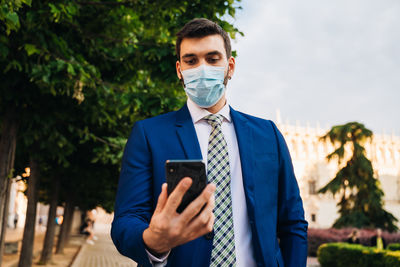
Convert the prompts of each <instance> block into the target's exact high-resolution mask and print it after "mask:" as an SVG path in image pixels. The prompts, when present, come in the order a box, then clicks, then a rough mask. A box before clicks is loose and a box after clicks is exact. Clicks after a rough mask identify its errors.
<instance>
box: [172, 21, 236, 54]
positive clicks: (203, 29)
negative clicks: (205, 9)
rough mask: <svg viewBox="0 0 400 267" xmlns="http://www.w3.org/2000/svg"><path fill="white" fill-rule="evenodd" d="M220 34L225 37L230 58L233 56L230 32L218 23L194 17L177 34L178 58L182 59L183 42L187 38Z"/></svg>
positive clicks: (226, 49)
mask: <svg viewBox="0 0 400 267" xmlns="http://www.w3.org/2000/svg"><path fill="white" fill-rule="evenodd" d="M214 34H219V35H221V37H222V39H224V45H225V52H226V57H227V58H228V59H229V58H230V57H231V56H232V50H231V40H230V39H229V36H228V34H227V33H226V31H224V30H223V29H222V28H221V26H219V25H218V24H217V23H215V22H213V21H211V20H208V19H204V18H200V19H193V20H191V21H189V22H188V23H186V24H185V26H183V28H182V29H181V30H180V31H179V32H178V33H177V34H176V36H177V37H178V38H177V39H176V45H175V50H176V56H177V57H178V60H180V59H181V43H182V40H183V39H185V38H202V37H206V36H209V35H214Z"/></svg>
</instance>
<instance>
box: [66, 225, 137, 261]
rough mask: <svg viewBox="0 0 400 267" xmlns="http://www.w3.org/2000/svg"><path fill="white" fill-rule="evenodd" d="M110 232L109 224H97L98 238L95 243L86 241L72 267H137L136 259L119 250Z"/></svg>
mask: <svg viewBox="0 0 400 267" xmlns="http://www.w3.org/2000/svg"><path fill="white" fill-rule="evenodd" d="M109 233H110V228H109V226H107V225H96V226H95V235H96V236H97V237H98V240H96V241H95V243H94V245H90V244H88V243H85V244H84V245H83V246H82V248H81V251H80V252H79V254H78V256H77V257H76V259H75V261H74V262H73V264H72V265H71V267H114V266H115V267H136V266H137V265H136V263H135V262H134V261H132V260H131V259H129V258H127V257H124V256H122V255H121V254H120V253H119V252H118V251H117V249H116V248H115V246H114V244H113V242H112V240H111V237H110V234H109Z"/></svg>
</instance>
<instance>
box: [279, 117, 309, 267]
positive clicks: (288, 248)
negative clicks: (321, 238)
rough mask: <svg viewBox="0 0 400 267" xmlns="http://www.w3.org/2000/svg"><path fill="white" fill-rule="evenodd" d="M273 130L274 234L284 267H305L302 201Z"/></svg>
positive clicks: (285, 152) (283, 145) (289, 162)
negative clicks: (276, 162) (276, 186)
mask: <svg viewBox="0 0 400 267" xmlns="http://www.w3.org/2000/svg"><path fill="white" fill-rule="evenodd" d="M272 125H273V128H274V130H275V134H276V137H277V143H278V153H279V189H278V190H279V193H278V194H279V195H278V226H277V235H278V238H279V240H280V243H279V245H280V248H281V252H282V257H283V260H284V263H285V266H286V267H290V266H293V267H294V266H296V267H299V266H304V267H305V266H306V264H307V227H308V223H307V221H305V220H304V209H303V202H302V200H301V197H300V191H299V187H298V184H297V181H296V177H295V175H294V170H293V166H292V160H291V158H290V154H289V150H288V148H287V145H286V142H285V140H284V138H283V136H282V134H281V133H280V132H279V130H278V129H277V127H276V126H275V125H274V123H272Z"/></svg>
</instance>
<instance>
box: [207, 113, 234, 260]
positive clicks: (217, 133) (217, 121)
mask: <svg viewBox="0 0 400 267" xmlns="http://www.w3.org/2000/svg"><path fill="white" fill-rule="evenodd" d="M204 120H206V121H207V122H208V123H209V124H210V125H211V126H212V130H211V134H210V138H209V139H208V155H207V158H208V159H207V160H208V165H207V169H208V172H207V177H208V181H209V182H213V183H214V184H215V185H216V186H217V189H216V191H215V208H214V214H215V223H214V234H215V235H214V240H213V249H212V252H211V263H210V266H211V267H214V266H235V262H236V257H235V239H234V232H233V217H232V199H231V187H230V185H231V183H230V181H231V176H230V171H229V155H228V146H227V144H226V141H225V138H224V135H223V134H222V131H221V124H222V120H223V117H222V116H221V115H215V114H210V115H207V116H206V117H204Z"/></svg>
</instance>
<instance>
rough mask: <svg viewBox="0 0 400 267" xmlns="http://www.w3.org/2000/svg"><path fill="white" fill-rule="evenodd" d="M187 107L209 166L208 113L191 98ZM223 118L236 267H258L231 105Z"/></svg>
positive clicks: (221, 112) (220, 112)
mask: <svg viewBox="0 0 400 267" xmlns="http://www.w3.org/2000/svg"><path fill="white" fill-rule="evenodd" d="M187 106H188V109H189V112H190V116H191V117H192V120H193V124H194V128H195V130H196V134H197V139H198V140H199V144H200V149H201V155H202V157H203V160H204V163H205V164H206V166H207V153H208V138H209V137H210V133H211V129H212V126H211V125H210V124H208V123H207V122H206V121H205V120H204V119H203V118H204V117H205V116H207V115H209V114H211V113H210V112H208V111H207V110H206V109H203V108H200V107H199V106H197V105H196V104H195V103H194V102H193V101H191V100H190V98H188V100H187ZM217 114H220V115H222V116H223V117H224V120H223V121H222V126H221V129H222V133H223V135H224V138H225V141H226V143H227V145H228V155H229V167H230V174H231V194H232V211H233V229H234V233H235V253H236V266H237V267H253V266H256V262H255V259H254V257H253V246H252V243H251V236H252V234H251V229H250V224H249V217H248V215H247V206H246V198H245V194H244V188H243V176H242V166H241V163H240V155H239V146H238V143H237V138H236V132H235V127H234V125H233V122H232V119H231V114H230V108H229V105H228V103H226V104H225V106H224V107H223V108H222V109H221V110H220V111H219V112H217Z"/></svg>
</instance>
